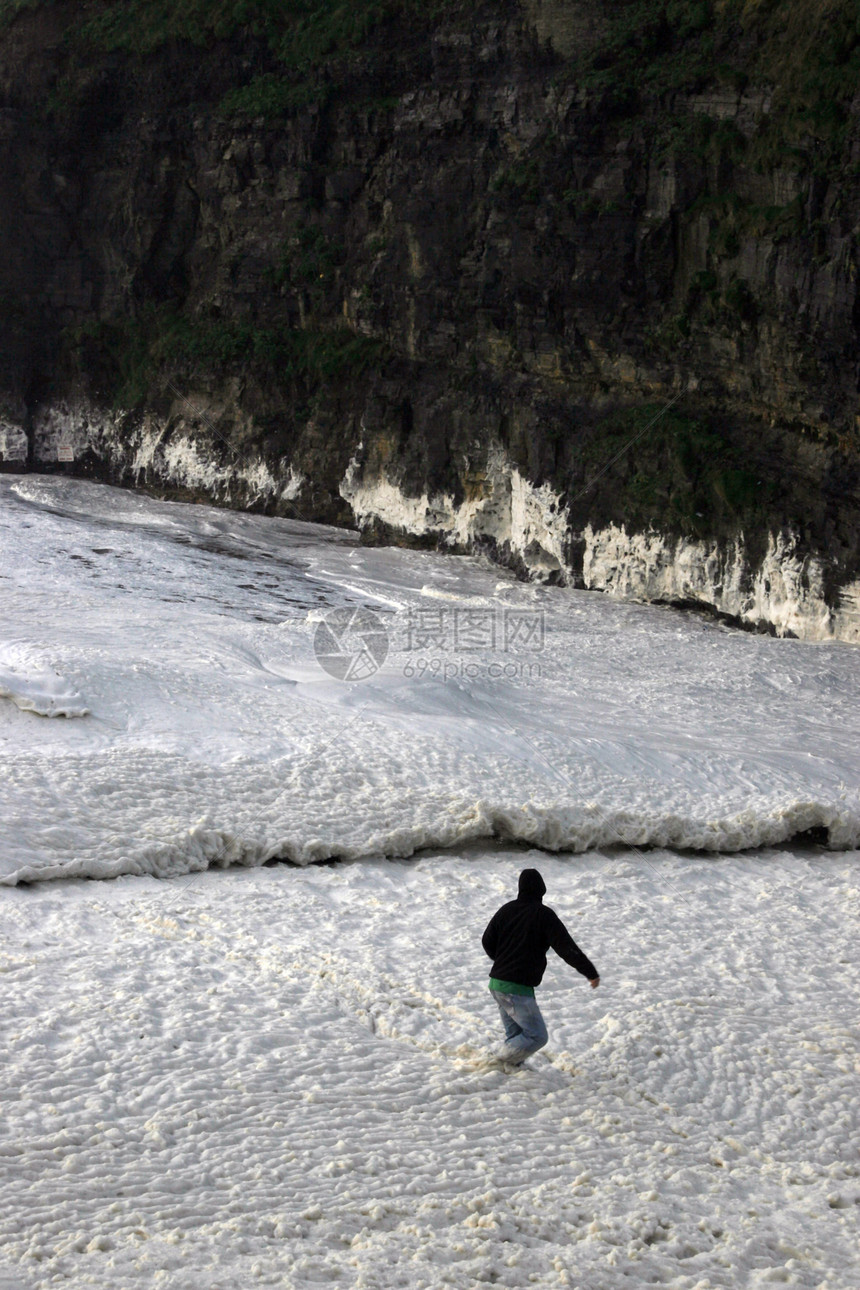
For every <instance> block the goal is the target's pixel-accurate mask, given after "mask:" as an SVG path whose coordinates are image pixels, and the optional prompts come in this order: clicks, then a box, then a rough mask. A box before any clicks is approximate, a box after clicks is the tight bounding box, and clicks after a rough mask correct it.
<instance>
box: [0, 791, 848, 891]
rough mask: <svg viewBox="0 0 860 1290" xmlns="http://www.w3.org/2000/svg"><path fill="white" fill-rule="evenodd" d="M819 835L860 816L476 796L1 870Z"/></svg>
mask: <svg viewBox="0 0 860 1290" xmlns="http://www.w3.org/2000/svg"><path fill="white" fill-rule="evenodd" d="M810 833H816V834H818V835H820V838H821V840H822V841H823V842H825V843H826V845H827V846H828V847H829V848H830V849H831V850H834V851H848V850H854V849H857V848H860V814H858V812H857V811H855V810H853V809H851V808H848V807H845V806H836V805H834V804H832V803H823V802H814V801H797V800H796V801H792V802H789V803H786V804H785V805H783V806H780V807H778V808H775V809H773V810H770V811H765V812H756V811H754V810H749V811H743V812H740V813H736V814H734V815H726V816H725V817H721V818H717V819H696V818H693V817H690V816H682V815H678V814H672V813H668V814H659V813H658V812H655V813H654V814H653V815H649V814H647V813H642V812H637V811H630V810H617V811H615V810H601V809H599V808H597V807H595V806H585V807H581V808H557V809H549V808H547V809H541V808H534V809H532V808H527V807H514V808H512V807H505V806H499V805H491V804H489V803H483V802H479V803H476V804H475V805H474V807H473V809H472V810H471V811H468V812H464V811H462V810H461V811H459V812H458V813H457V815H456V818H453V817H452V816H451V815H449V816H448V817H447V818H443V819H440V820H439V821H438V823H437V824H436V825H435V827H434V826H433V825H430V826H429V827H428V825H427V824H426V823H425V824H423V825H422V826H420V827H415V828H405V827H402V828H396V829H393V830H391V831H390V832H388V833H386V832H384V831H383V830H376V831H373V832H371V833H367V834H366V835H365V836H364V837H356V838H354V839H353V840H351V841H349V842H347V843H345V842H344V840H343V838H341V839H338V840H335V839H333V838H332V839H330V840H327V839H326V838H325V837H324V836H316V837H296V836H283V837H275V838H272V839H270V840H266V839H262V840H261V839H253V838H249V837H244V836H242V835H241V834H237V833H231V832H230V831H228V830H225V829H218V828H212V827H208V826H204V825H200V826H195V827H194V828H192V829H189V830H188V831H187V832H185V833H183V834H180V835H178V836H177V837H176V838H175V839H174V840H172V841H171V840H168V841H159V842H149V843H146V844H144V845H141V846H140V847H139V848H138V849H137V850H123V851H121V852H119V853H118V854H115V855H112V856H105V855H102V856H90V857H85V856H78V857H75V858H66V857H63V858H56V859H53V860H52V859H51V858H50V857H44V856H43V857H40V858H39V859H37V860H34V861H30V862H24V863H22V864H21V865H20V866H19V867H17V868H15V869H14V870H13V871H12V872H7V873H6V874H4V875H3V876H0V885H3V886H15V885H16V884H18V883H34V882H47V881H50V880H52V879H60V878H91V879H106V878H117V877H121V876H123V875H135V876H144V875H146V876H151V877H155V878H165V879H168V878H178V877H182V876H183V875H186V874H192V873H199V872H202V871H204V870H206V869H212V868H228V867H230V866H233V865H237V866H244V867H248V868H253V867H257V866H260V865H263V864H266V863H267V862H268V861H271V860H283V861H289V862H290V863H292V864H295V865H301V866H304V865H309V864H315V863H318V862H320V861H327V860H369V859H379V858H388V859H403V858H408V857H409V856H412V855H414V854H416V852H419V851H424V850H430V849H433V850H435V849H439V850H450V849H454V848H456V847H458V846H465V845H467V844H470V843H475V842H482V841H486V842H490V843H492V842H520V843H524V844H527V845H528V846H532V847H535V848H537V849H540V850H544V851H549V852H556V853H558V852H571V853H576V854H581V853H583V852H587V851H593V850H598V849H599V848H601V847H607V846H617V845H622V846H627V847H631V848H663V849H668V850H683V851H698V852H706V853H712V854H714V853H720V852H725V853H732V852H738V851H745V850H754V849H756V848H760V847H770V846H778V845H781V844H785V843H790V842H792V841H793V840H796V839H799V838H801V837H804V836H807V835H809V834H810Z"/></svg>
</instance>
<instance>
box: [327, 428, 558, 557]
mask: <svg viewBox="0 0 860 1290" xmlns="http://www.w3.org/2000/svg"><path fill="white" fill-rule="evenodd" d="M340 494H341V497H343V498H344V499H345V500H346V501H347V502H349V504H350V506H351V507H352V509H353V512H354V514H355V518H356V521H357V522H358V524H359V525H366V524H367V523H368V522H370V521H371V520H374V519H377V520H381V521H382V522H383V523H384V524H387V525H389V526H390V527H391V528H393V529H399V530H400V531H402V532H405V533H409V534H412V535H413V536H418V537H420V536H430V535H438V536H441V538H442V540H443V541H444V542H445V543H447V544H448V545H449V546H458V547H469V546H472V545H474V544H475V543H477V542H479V541H480V540H481V539H491V540H492V541H493V542H495V543H497V544H498V545H499V546H500V547H505V548H507V549H508V550H509V551H510V552H511V553H512V554H514V555H517V556H519V557H520V558H521V559H522V561H523V563H524V564H525V566H526V568H527V569H528V570H529V572H530V573H532V574H533V575H534V576H535V577H536V578H540V577H547V576H549V575H550V574H552V573H554V572H560V571H563V570H564V569H565V567H566V560H565V542H566V540H567V537H568V528H569V526H568V516H567V510H566V508H564V507H563V506H562V502H561V496H560V494H558V493H556V492H555V491H554V490H553V489H552V488H551V487H550V485H549V484H541V485H540V486H536V485H535V484H532V483H531V482H530V481H529V480H527V479H525V478H524V476H523V475H521V474H520V472H519V470H517V468H516V467H515V466H512V465H511V464H510V462H509V461H508V460H507V458H506V456H505V454H504V453H503V452H502V450H501V449H499V448H495V449H492V450H491V452H490V454H489V457H488V461H487V467H486V471H485V472H483V474H482V475H481V477H480V478H479V479H477V480H476V488H475V496H473V497H471V498H469V497H467V498H466V499H465V500H464V501H462V502H460V503H459V504H457V503H455V501H454V499H453V497H452V496H451V495H450V494H449V493H441V494H440V493H437V494H434V495H433V496H432V497H430V496H428V494H427V492H426V491H425V492H424V493H422V495H421V496H420V497H409V496H407V495H406V494H405V493H404V492H403V491H402V489H401V488H400V487H399V486H398V485H397V484H393V483H392V482H391V481H390V480H389V479H387V478H385V477H384V476H379V477H377V478H375V479H372V480H365V479H363V478H361V469H360V466H359V463H358V460H357V458H353V460H352V462H351V463H350V466H349V469H348V470H347V472H346V475H345V476H344V479H343V480H342V482H341V486H340Z"/></svg>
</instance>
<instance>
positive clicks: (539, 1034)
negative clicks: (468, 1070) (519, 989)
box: [490, 990, 549, 1064]
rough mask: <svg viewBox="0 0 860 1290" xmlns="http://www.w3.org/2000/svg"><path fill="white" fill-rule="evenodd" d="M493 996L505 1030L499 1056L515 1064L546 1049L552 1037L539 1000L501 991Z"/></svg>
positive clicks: (493, 991) (493, 993)
mask: <svg viewBox="0 0 860 1290" xmlns="http://www.w3.org/2000/svg"><path fill="white" fill-rule="evenodd" d="M490 994H491V995H492V996H493V998H494V999H495V1001H496V1003H497V1004H498V1005H499V1012H500V1013H501V1014H502V1025H503V1026H504V1027H505V1043H504V1046H503V1047H502V1050H501V1052H500V1053H499V1056H500V1057H501V1058H502V1059H503V1060H504V1061H506V1062H513V1063H515V1064H516V1063H519V1062H522V1061H525V1059H526V1058H527V1057H529V1056H530V1055H531V1054H532V1053H536V1052H537V1050H538V1049H539V1048H543V1046H544V1044H545V1043H546V1041H547V1040H548V1039H549V1035H548V1034H547V1032H546V1024H545V1022H544V1019H543V1017H542V1016H541V1013H540V1008H539V1007H538V1005H537V999H535V998H534V996H533V995H530V994H502V992H501V990H491V991H490Z"/></svg>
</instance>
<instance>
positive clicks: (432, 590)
mask: <svg viewBox="0 0 860 1290" xmlns="http://www.w3.org/2000/svg"><path fill="white" fill-rule="evenodd" d="M0 530H2V536H3V540H4V542H5V543H6V544H7V546H8V547H9V550H10V554H11V557H12V558H11V560H10V563H9V568H10V569H11V570H13V574H12V576H11V577H10V579H9V581H8V585H7V589H6V591H7V596H6V605H7V608H6V619H5V623H4V638H3V641H2V642H0V646H2V648H0V663H2V664H3V665H4V666H6V669H7V671H8V672H9V673H10V675H11V674H12V673H13V672H14V679H15V685H16V686H17V689H16V690H15V694H16V695H17V699H13V701H9V700H3V699H2V698H0V793H2V798H3V801H2V808H0V809H2V811H3V819H4V830H3V834H2V837H0V884H2V885H6V886H11V885H15V884H16V883H22V882H37V881H46V880H49V879H55V878H62V877H91V878H103V877H116V876H119V875H121V874H149V875H155V876H159V877H171V876H178V875H181V874H185V873H191V872H195V871H198V870H202V869H205V868H208V867H215V866H222V865H244V866H258V865H262V864H264V863H265V862H266V861H267V860H270V859H275V858H280V859H285V860H290V861H293V862H294V863H296V864H302V865H307V864H310V863H312V862H314V861H318V860H327V859H333V858H341V859H349V860H355V859H367V858H371V857H376V858H378V857H392V858H393V857H405V856H411V855H414V854H415V853H416V852H419V851H423V850H426V849H428V848H446V849H451V848H456V847H458V846H464V845H467V844H470V843H474V842H479V841H482V840H498V841H504V842H511V841H513V842H516V843H522V844H524V845H528V846H533V847H539V848H541V849H543V850H546V851H551V852H559V853H565V852H571V853H572V852H584V851H589V850H595V849H599V848H601V847H611V846H617V845H619V844H621V845H626V846H628V847H657V848H674V849H676V850H689V851H702V852H707V853H718V852H734V851H740V850H746V849H755V848H758V847H767V846H773V845H778V844H781V843H785V842H788V841H790V840H791V839H792V838H796V837H798V836H799V835H805V834H809V832H810V831H811V830H816V831H819V834H820V837H821V840H826V842H827V845H829V846H830V847H831V848H833V849H835V850H842V849H851V848H853V847H857V846H860V794H858V791H857V788H856V785H857V783H858V773H857V772H858V753H857V744H856V739H855V738H854V736H853V733H852V732H853V731H854V730H856V729H857V727H858V725H860V701H858V694H857V686H856V653H855V651H854V650H853V648H852V647H851V646H849V645H844V644H840V643H830V644H818V645H811V644H804V643H803V642H800V641H796V640H778V639H774V638H771V637H762V636H752V635H749V634H747V633H742V632H737V631H732V630H729V629H727V628H725V627H724V626H723V625H722V624H720V623H717V622H709V621H706V620H703V619H700V618H698V617H692V616H691V617H682V616H679V615H677V614H672V613H669V612H667V611H665V610H659V609H655V608H653V607H650V606H642V605H638V606H637V605H624V604H620V603H618V602H613V601H612V600H609V599H605V598H595V597H593V596H590V595H588V593H586V592H577V591H574V590H571V589H569V588H546V587H536V586H531V585H527V584H522V583H520V582H517V581H516V579H515V578H514V577H513V576H512V575H511V574H510V573H507V572H505V571H499V570H498V569H496V568H494V567H492V566H489V565H487V564H486V563H484V564H482V563H481V562H480V561H476V560H474V559H471V558H469V557H453V558H452V557H446V556H442V555H437V554H433V553H429V552H416V551H392V550H385V549H380V548H363V547H360V546H358V545H356V543H355V539H354V537H352V538H350V536H349V535H348V534H344V533H343V532H339V531H335V530H326V529H325V528H323V527H321V526H302V525H298V524H295V523H293V522H289V521H281V520H267V519H265V518H262V517H259V516H248V515H237V514H233V513H230V512H225V511H223V510H221V511H216V510H212V509H210V508H208V507H200V506H188V505H183V504H180V503H164V502H157V501H154V500H152V499H149V498H144V497H140V496H135V495H131V494H129V493H126V492H120V491H118V490H115V489H111V488H108V487H106V486H104V485H93V484H83V483H80V482H77V481H69V480H59V479H53V480H39V479H37V478H34V477H28V478H27V479H25V480H18V481H15V480H9V479H8V478H7V479H5V480H0ZM345 607H351V608H356V607H361V608H362V609H363V610H365V609H366V610H370V611H371V612H373V613H374V614H375V616H376V617H375V621H376V623H377V627H378V632H379V633H380V634H382V635H384V636H385V637H386V638H387V652H386V656H385V659H384V661H383V660H381V659H379V660H377V661H378V663H379V664H380V666H379V667H378V670H376V671H372V674H370V675H368V676H367V677H366V679H365V680H363V681H361V682H359V683H354V684H350V683H348V682H345V681H342V680H339V679H338V678H337V677H336V676H333V675H332V674H331V673H330V672H328V671H326V669H325V667H323V666H322V664H321V662H320V661H318V660H317V659H316V658H315V656H314V639H315V632H316V629H317V627H318V624H319V622H320V620H321V619H323V618H325V617H326V615H328V614H329V613H330V612H332V611H333V610H342V609H343V608H345ZM511 623H514V624H516V625H518V626H522V625H523V624H526V626H528V627H529V629H530V630H529V632H520V633H519V634H517V635H515V636H511V635H510V633H509V631H508V628H509V627H510V625H511ZM4 660H5V662H4ZM40 687H41V688H40ZM51 687H53V690H51ZM11 688H12V687H10V686H8V685H7V686H6V689H7V690H10V689H11ZM37 691H38V693H39V694H40V695H41V698H42V699H43V700H45V702H42V703H41V705H40V706H41V707H42V708H46V709H47V710H48V711H51V710H53V711H60V710H65V711H66V712H67V713H68V714H69V715H71V714H72V712H73V710H74V711H77V712H78V713H86V714H87V715H86V716H85V718H84V719H83V720H74V721H55V720H52V721H45V720H44V719H43V717H42V716H39V715H37V713H38V711H39V705H36V706H35V707H32V706H31V707H30V710H27V707H28V701H27V696H29V700H30V701H32V703H33V704H35V703H36V700H35V698H34V697H33V696H36V695H37ZM49 691H50V692H49ZM22 699H23V700H24V701H23V702H22ZM48 700H50V703H49V702H48ZM50 704H53V705H54V706H53V709H51V706H50ZM22 709H23V710H22Z"/></svg>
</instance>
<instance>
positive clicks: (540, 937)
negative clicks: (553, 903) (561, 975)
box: [482, 869, 600, 1066]
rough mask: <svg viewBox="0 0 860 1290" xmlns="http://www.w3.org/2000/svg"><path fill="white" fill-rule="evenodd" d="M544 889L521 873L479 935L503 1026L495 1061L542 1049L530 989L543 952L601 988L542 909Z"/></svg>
mask: <svg viewBox="0 0 860 1290" xmlns="http://www.w3.org/2000/svg"><path fill="white" fill-rule="evenodd" d="M545 893H546V884H545V883H544V880H543V878H542V877H541V876H540V874H539V873H538V871H537V869H523V871H522V873H521V874H520V882H519V894H518V896H517V899H516V900H510V901H508V903H507V904H506V905H502V907H501V909H499V910H497V912H496V913H495V914H493V917H492V918H491V919H490V921H489V924H488V925H487V930H486V931H485V932H484V936H483V942H482V943H483V946H484V949H485V950H486V951H487V953H488V954H489V956H490V958H491V959H492V960H493V966H492V969H491V971H490V990H491V991H492V993H493V997H494V998H495V1000H496V1003H497V1004H498V1005H499V1012H500V1013H501V1015H502V1024H503V1025H504V1027H505V1044H504V1047H503V1048H502V1050H501V1052H500V1054H499V1057H500V1058H501V1059H502V1061H505V1062H509V1063H511V1064H512V1065H515V1066H518V1065H519V1064H520V1063H521V1062H523V1061H525V1059H526V1057H529V1056H530V1055H531V1054H532V1053H536V1052H537V1050H538V1049H539V1048H543V1046H544V1044H545V1043H546V1041H547V1038H548V1035H547V1032H546V1025H545V1023H544V1019H543V1017H542V1016H541V1013H540V1008H539V1007H538V1005H537V1000H536V999H535V986H536V985H540V983H541V981H542V980H543V974H544V972H545V971H546V952H547V950H548V949H554V950H555V952H556V954H558V955H559V956H560V957H561V958H563V959H564V961H565V963H569V964H570V966H571V967H573V968H576V970H577V972H581V973H582V975H583V976H584V977H587V978H588V984H589V985H590V986H591V988H592V989H593V990H596V989H597V987H598V986H599V985H600V976H599V974H598V971H597V968H596V967H595V966H594V964H593V963H592V962H591V960H590V959H588V958H586V956H585V955H584V954H583V952H582V950H581V949H580V948H579V946H578V945H577V944H576V942H575V941H574V940H573V937H572V936H571V935H570V933H569V932H568V930H567V928H566V927H565V925H564V923H563V922H562V921H561V919H560V918H559V916H558V914H557V913H556V912H555V910H552V909H550V908H549V906H548V905H544V904H543V897H544V894H545Z"/></svg>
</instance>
